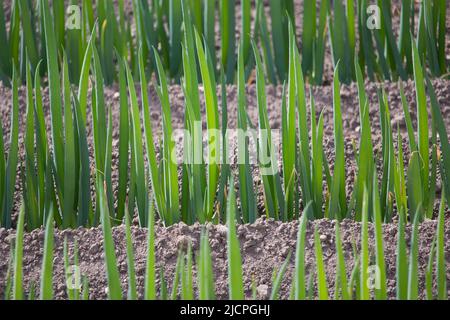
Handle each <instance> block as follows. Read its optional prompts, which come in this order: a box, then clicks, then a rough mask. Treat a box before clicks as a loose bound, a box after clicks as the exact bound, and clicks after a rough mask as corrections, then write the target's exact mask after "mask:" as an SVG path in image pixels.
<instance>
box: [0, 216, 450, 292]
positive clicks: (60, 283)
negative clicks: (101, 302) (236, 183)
mask: <svg viewBox="0 0 450 320" xmlns="http://www.w3.org/2000/svg"><path fill="white" fill-rule="evenodd" d="M447 217H449V216H448V215H447ZM340 227H341V235H342V243H343V250H344V255H345V260H346V265H347V271H348V272H347V273H348V276H350V271H351V270H352V268H353V261H354V256H353V253H352V252H353V249H352V248H353V244H354V243H356V247H357V250H359V243H360V234H361V225H360V224H359V223H356V222H353V221H350V220H345V221H343V222H342V223H341V225H340ZM206 228H207V229H208V231H209V239H210V245H211V258H212V262H213V267H214V279H215V286H216V293H217V298H219V299H226V298H227V297H228V285H227V249H226V247H227V246H226V241H227V240H226V232H227V227H226V226H223V225H217V226H214V225H208V226H207V227H206ZM314 228H318V232H319V234H320V239H321V242H322V247H323V256H324V263H325V266H326V272H327V280H328V285H329V293H330V297H333V295H334V281H335V272H336V271H335V268H336V259H337V257H336V250H335V222H334V221H329V220H318V221H314V222H309V223H308V227H307V234H306V248H305V251H304V254H305V261H306V270H307V271H306V274H307V277H309V276H312V277H313V279H315V277H316V275H315V274H314V272H315V271H314V270H315V266H314V264H315V262H314V261H315V254H314V233H313V232H314ZM396 228H397V227H396V225H394V224H386V225H384V227H383V235H384V252H385V257H386V275H387V287H388V295H389V298H395V294H396V293H395V292H396V291H395V288H396V280H395V274H396V272H395V270H396V268H395V265H396V241H397V230H396ZM369 229H370V232H369V233H370V239H369V243H370V251H371V256H372V258H373V252H374V243H375V242H374V241H375V240H374V238H373V228H372V226H370V227H369ZM201 230H202V226H200V225H199V224H195V225H193V226H187V225H185V224H183V223H180V224H177V225H174V226H171V227H169V228H164V227H162V226H161V225H158V226H157V227H156V230H155V231H156V261H157V268H158V270H159V268H161V267H162V266H163V267H164V270H165V274H166V276H165V277H166V281H167V284H168V289H169V292H171V288H172V281H173V274H174V270H175V264H176V259H177V254H178V250H179V249H180V248H186V245H187V243H188V242H189V241H190V242H191V243H192V244H193V252H194V260H193V261H195V257H196V256H197V253H198V249H199V238H200V233H201ZM297 230H298V223H297V222H296V221H294V222H291V223H281V222H277V221H273V220H265V219H262V218H261V219H258V220H257V221H256V222H255V223H254V224H251V225H239V226H238V228H237V233H238V237H239V241H240V244H241V253H242V259H243V274H244V283H245V285H244V290H245V295H246V297H247V298H251V296H252V281H254V284H255V286H256V288H257V290H256V291H257V297H258V298H259V299H267V298H269V296H270V293H271V289H272V275H273V272H274V270H275V269H276V270H278V269H279V268H280V266H281V264H282V263H283V262H284V261H285V259H286V258H287V256H288V255H289V253H290V252H291V253H292V255H291V258H290V260H289V265H288V269H287V272H286V274H285V277H284V280H283V282H282V286H281V291H280V298H282V299H286V298H288V297H289V292H290V288H291V285H290V284H291V282H292V274H293V271H294V261H295V259H294V254H295V244H296V238H297ZM435 230H436V222H435V221H425V222H424V223H422V224H421V226H420V230H419V234H420V239H419V255H418V257H419V258H418V262H419V288H420V290H419V292H420V297H421V298H424V279H425V278H424V277H425V275H424V271H425V268H426V267H427V264H428V259H429V253H430V247H431V243H432V240H433V237H434V235H435ZM449 231H450V219H448V218H447V221H446V224H445V250H446V252H449V249H450V233H449ZM410 232H411V228H410V226H408V227H407V236H406V242H407V245H408V246H409V244H410ZM113 237H114V242H115V245H116V256H117V266H118V269H119V272H120V276H121V280H122V289H123V295H124V296H126V290H127V262H126V261H127V260H126V259H127V257H126V248H125V228H124V227H123V226H120V227H116V228H114V229H113ZM14 238H15V231H14V230H5V229H0V257H2V259H0V297H3V295H4V290H5V277H6V273H7V265H8V260H9V259H8V257H9V253H10V246H11V243H12V241H13V239H14ZM65 238H67V241H68V244H69V246H70V255H71V259H72V256H73V251H74V243H75V242H77V243H78V250H79V266H80V269H81V273H82V274H83V275H85V276H87V277H88V279H89V297H90V299H105V298H106V297H107V295H106V291H105V289H106V288H107V281H106V274H105V266H104V253H103V242H102V239H103V236H102V231H101V229H100V228H93V229H83V228H79V229H76V230H63V231H60V230H57V231H56V234H55V253H54V260H53V261H54V292H55V296H56V297H57V298H58V299H64V298H66V291H65V290H66V285H65V284H66V282H65V276H64V254H63V244H64V239H65ZM132 238H133V246H134V250H135V266H136V277H137V288H138V291H139V296H140V297H141V298H142V296H143V291H144V279H145V265H146V254H147V242H146V241H147V239H146V238H147V230H146V229H141V228H138V227H132ZM43 242H44V230H42V229H40V230H35V231H33V232H31V233H27V234H25V240H24V289H25V291H26V292H29V290H30V284H31V283H34V284H36V285H37V288H38V286H39V281H40V280H39V279H40V270H41V264H42V261H41V260H42V248H43ZM372 261H373V260H372ZM446 265H447V281H449V280H450V256H449V255H448V254H447V256H446ZM193 273H194V279H195V280H194V282H196V268H193ZM158 274H159V273H158ZM157 286H158V291H159V287H160V280H159V279H158V280H157Z"/></svg>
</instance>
